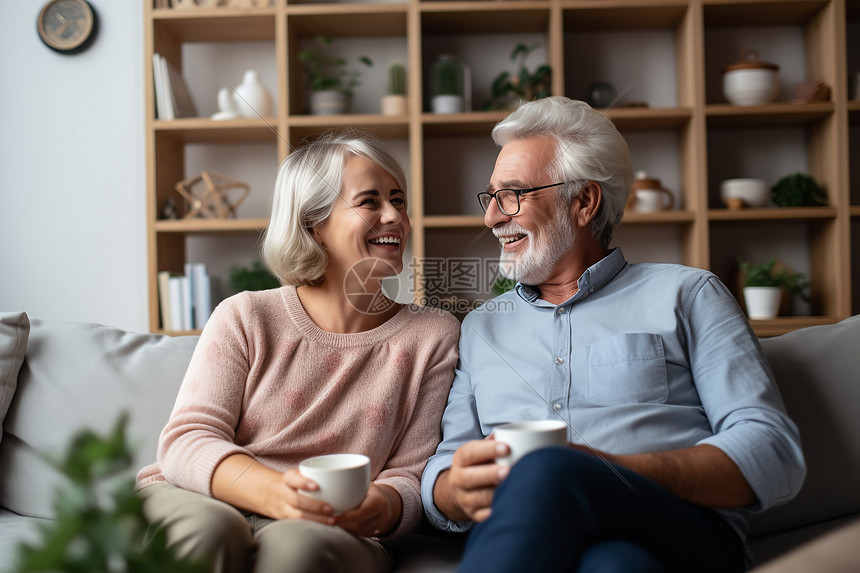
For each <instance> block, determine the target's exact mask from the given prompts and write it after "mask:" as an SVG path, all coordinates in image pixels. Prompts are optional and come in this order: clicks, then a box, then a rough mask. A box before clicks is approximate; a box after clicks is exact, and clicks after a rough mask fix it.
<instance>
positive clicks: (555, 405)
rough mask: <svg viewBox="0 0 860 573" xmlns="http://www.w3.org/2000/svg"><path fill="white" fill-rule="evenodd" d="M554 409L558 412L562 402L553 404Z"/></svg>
mask: <svg viewBox="0 0 860 573" xmlns="http://www.w3.org/2000/svg"><path fill="white" fill-rule="evenodd" d="M552 409H553V410H555V411H556V412H558V411H559V410H561V404H553V405H552Z"/></svg>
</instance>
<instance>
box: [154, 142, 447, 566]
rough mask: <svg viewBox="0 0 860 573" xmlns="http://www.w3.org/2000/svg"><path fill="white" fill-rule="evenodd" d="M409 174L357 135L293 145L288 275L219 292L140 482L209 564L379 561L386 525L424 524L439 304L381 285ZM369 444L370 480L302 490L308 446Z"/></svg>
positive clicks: (395, 267)
mask: <svg viewBox="0 0 860 573" xmlns="http://www.w3.org/2000/svg"><path fill="white" fill-rule="evenodd" d="M408 236H409V216H408V215H407V209H406V180H405V176H404V174H403V171H402V169H401V168H400V166H399V165H398V164H397V162H396V161H395V160H394V159H393V158H392V157H391V155H390V154H389V153H388V152H387V151H385V150H384V149H383V148H382V147H381V146H380V145H379V143H377V142H376V141H375V140H374V139H373V138H371V137H369V136H364V135H358V136H356V135H340V136H336V135H328V136H324V137H323V138H321V139H319V140H316V141H315V142H313V143H310V144H308V145H306V146H304V147H301V148H299V149H297V150H295V151H293V152H292V153H291V154H290V155H289V156H288V157H287V158H286V160H284V162H283V164H282V165H281V167H280V171H279V173H278V179H277V182H276V184H275V194H274V202H273V208H272V216H271V221H270V224H269V228H268V231H267V233H266V237H265V241H264V244H263V258H264V260H265V262H266V264H267V265H268V266H269V268H270V269H271V270H272V272H273V273H274V274H275V275H276V276H277V277H278V278H279V279H280V281H281V283H282V284H283V285H284V286H282V287H280V288H277V289H273V290H268V291H262V292H243V293H240V294H238V295H235V296H233V297H231V298H228V299H227V300H225V301H224V302H222V303H221V304H220V305H219V306H218V308H217V309H216V310H215V312H214V313H213V314H212V317H211V318H210V319H209V321H208V323H207V324H206V328H205V329H204V330H203V333H202V335H201V337H200V342H199V343H198V346H197V348H196V350H195V352H194V356H193V357H192V359H191V363H190V365H189V367H188V372H187V373H186V375H185V379H184V380H183V383H182V387H181V389H180V391H179V395H178V397H177V399H176V404H175V406H174V409H173V413H172V414H171V416H170V419H169V421H168V423H167V426H166V427H165V428H164V430H163V432H162V434H161V438H160V440H159V447H158V460H157V462H156V463H155V464H153V465H151V466H149V467H147V468H144V469H142V470H141V471H140V473H139V474H138V477H137V486H138V488H140V495H141V496H142V497H143V499H144V512H145V514H146V516H147V518H148V519H149V520H150V521H151V522H152V523H154V524H158V525H160V526H161V527H164V528H166V531H167V536H168V541H169V543H171V544H172V545H174V546H176V547H177V548H178V550H179V552H180V553H181V554H182V555H186V556H191V557H197V558H201V557H202V558H205V559H207V560H208V561H209V562H210V563H211V564H212V566H213V569H212V570H213V571H218V572H220V571H236V572H243V571H258V572H270V571H291V572H300V571H385V570H387V569H389V568H390V557H389V555H388V553H387V552H386V550H385V548H384V547H383V546H382V545H381V544H380V543H379V540H378V538H379V537H380V536H394V535H397V534H400V533H402V532H405V531H408V530H409V529H410V528H412V527H413V526H414V525H416V524H417V522H418V520H419V518H420V516H421V514H422V506H421V498H420V493H419V478H420V476H421V471H422V469H423V467H424V462H425V460H426V459H427V458H428V457H429V456H430V455H431V454H432V453H433V451H434V450H435V448H436V445H437V443H438V442H439V437H440V436H439V431H440V430H439V422H440V418H441V415H442V410H443V408H444V406H445V402H446V397H447V393H448V389H449V387H450V384H451V381H452V378H453V374H454V365H455V363H456V360H457V340H458V333H459V324H458V322H457V320H456V319H455V318H454V317H453V316H452V315H450V314H448V313H443V312H442V311H438V310H430V309H423V308H419V307H416V306H414V305H405V306H404V305H401V304H397V303H395V302H394V301H391V300H389V299H388V298H386V297H385V296H384V294H383V293H382V290H381V281H382V280H383V278H385V277H387V276H392V275H394V274H396V273H398V272H400V271H401V270H402V268H403V261H402V258H403V249H404V246H405V244H406V240H407V238H408ZM346 452H348V453H357V454H364V455H366V456H368V457H369V458H370V465H371V468H370V471H371V485H370V488H369V489H368V491H367V494H366V496H365V498H364V501H363V502H362V503H361V504H360V505H359V506H358V507H357V508H355V509H352V510H349V511H347V512H345V513H343V514H342V515H338V516H335V515H334V511H333V509H332V507H330V506H329V505H328V504H326V503H325V502H323V501H318V500H316V499H312V498H311V497H309V496H306V495H303V494H302V492H301V491H300V490H304V491H313V490H315V489H317V484H315V483H314V482H312V481H310V480H309V479H307V478H305V477H303V476H302V475H301V474H300V473H299V472H298V465H299V463H300V462H301V461H302V460H304V459H306V458H308V457H312V456H317V455H323V454H331V453H346Z"/></svg>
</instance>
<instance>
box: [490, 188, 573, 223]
mask: <svg viewBox="0 0 860 573" xmlns="http://www.w3.org/2000/svg"><path fill="white" fill-rule="evenodd" d="M565 183H568V182H567V181H562V182H561V183H553V184H551V185H542V186H540V187H532V188H530V189H499V190H498V191H496V192H494V193H490V192H489V191H481V192H480V193H478V203H480V204H481V209H483V210H484V213H486V212H487V207H489V206H490V201H492V200H493V199H494V198H495V200H496V206H497V207H498V208H499V211H501V212H502V213H504V214H505V215H508V216H512V215H516V214H517V213H519V212H520V195H525V194H526V193H531V192H532V191H540V190H541V189H549V188H550V187H558V186H559V185H564V184H565Z"/></svg>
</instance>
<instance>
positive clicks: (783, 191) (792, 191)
mask: <svg viewBox="0 0 860 573" xmlns="http://www.w3.org/2000/svg"><path fill="white" fill-rule="evenodd" d="M770 193H771V197H772V198H773V202H774V204H775V205H778V206H780V207H815V206H820V205H827V196H826V195H825V194H824V191H823V190H822V189H821V187H820V186H819V185H818V183H816V182H815V179H813V178H812V176H810V175H807V174H806V173H792V174H790V175H786V176H784V177H782V178H780V179H779V181H777V182H776V184H775V185H774V186H773V187H771V189H770Z"/></svg>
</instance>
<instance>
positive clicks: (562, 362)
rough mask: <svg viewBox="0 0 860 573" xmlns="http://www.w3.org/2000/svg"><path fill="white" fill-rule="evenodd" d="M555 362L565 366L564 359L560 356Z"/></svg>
mask: <svg viewBox="0 0 860 573" xmlns="http://www.w3.org/2000/svg"><path fill="white" fill-rule="evenodd" d="M555 361H556V362H558V363H559V364H564V358H562V357H561V356H558V357H557V358H556V359H555Z"/></svg>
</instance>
